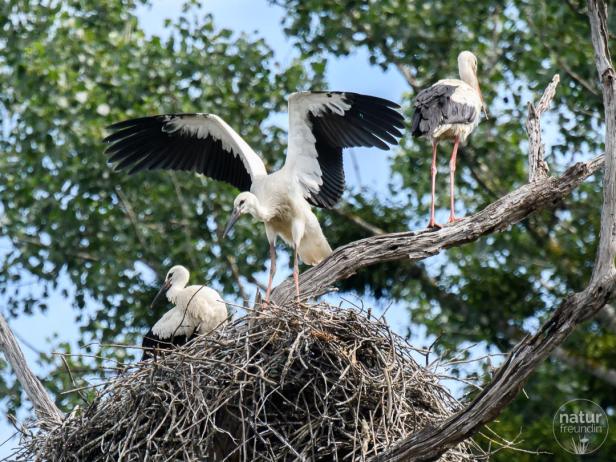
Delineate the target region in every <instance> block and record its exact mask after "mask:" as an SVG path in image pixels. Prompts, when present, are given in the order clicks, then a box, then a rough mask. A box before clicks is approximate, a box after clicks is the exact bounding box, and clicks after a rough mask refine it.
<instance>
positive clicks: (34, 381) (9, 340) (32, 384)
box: [0, 314, 62, 428]
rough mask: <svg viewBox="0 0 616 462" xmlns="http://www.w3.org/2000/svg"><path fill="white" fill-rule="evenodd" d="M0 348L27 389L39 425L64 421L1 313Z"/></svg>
mask: <svg viewBox="0 0 616 462" xmlns="http://www.w3.org/2000/svg"><path fill="white" fill-rule="evenodd" d="M0 350H2V352H3V353H4V356H5V357H6V360H7V361H8V362H9V364H10V365H11V367H12V368H13V372H14V373H15V376H16V377H17V380H19V383H20V384H21V386H22V387H23V389H24V390H25V391H26V394H27V395H28V398H29V399H30V401H31V402H32V405H33V406H34V410H35V412H36V415H37V417H38V419H39V422H38V425H39V426H40V427H42V428H48V427H51V426H54V425H56V424H58V423H59V422H61V421H62V412H60V410H59V409H58V408H57V407H56V405H55V403H54V402H53V401H52V400H51V398H50V397H49V395H48V394H47V391H46V390H45V387H43V384H41V381H40V380H39V379H38V378H37V377H36V375H34V373H33V372H32V371H31V370H30V368H29V367H28V363H27V362H26V358H25V357H24V354H23V352H22V351H21V348H20V347H19V344H18V343H17V339H15V336H14V335H13V332H12V331H11V329H10V327H9V325H8V324H7V322H6V319H4V316H2V315H1V314H0Z"/></svg>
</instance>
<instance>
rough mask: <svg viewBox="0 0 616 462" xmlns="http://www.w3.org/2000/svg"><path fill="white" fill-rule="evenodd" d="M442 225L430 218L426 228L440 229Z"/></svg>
mask: <svg viewBox="0 0 616 462" xmlns="http://www.w3.org/2000/svg"><path fill="white" fill-rule="evenodd" d="M442 227H443V226H442V225H439V224H438V223H437V222H435V221H434V220H430V223H428V229H441V228H442Z"/></svg>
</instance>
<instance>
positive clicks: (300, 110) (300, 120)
mask: <svg viewBox="0 0 616 462" xmlns="http://www.w3.org/2000/svg"><path fill="white" fill-rule="evenodd" d="M399 107H400V106H398V105H397V104H396V103H393V102H391V101H388V100H386V99H382V98H377V97H374V96H366V95H360V94H357V93H345V92H334V91H331V92H301V93H294V94H292V95H291V96H290V97H289V148H288V152H287V160H286V163H285V165H284V167H283V168H284V169H287V170H291V171H292V173H293V174H294V175H295V177H296V178H297V179H298V181H299V184H300V187H302V189H303V191H304V197H305V198H306V199H307V200H308V201H309V202H310V203H311V204H312V205H315V206H317V207H323V208H332V207H333V206H334V205H335V204H336V203H337V202H338V200H339V199H340V197H341V196H342V192H343V190H344V169H343V165H342V149H343V148H350V147H356V146H357V147H358V146H365V147H377V148H379V149H385V150H386V149H389V146H388V144H392V145H395V144H398V138H400V137H401V136H402V133H401V132H400V129H401V128H403V126H404V123H403V122H404V118H403V116H402V114H400V113H399V112H398V111H397V109H398V108H399Z"/></svg>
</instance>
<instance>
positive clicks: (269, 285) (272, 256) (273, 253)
mask: <svg viewBox="0 0 616 462" xmlns="http://www.w3.org/2000/svg"><path fill="white" fill-rule="evenodd" d="M269 251H270V272H269V279H268V281H267V290H266V292H265V303H269V300H270V294H271V293H272V283H273V282H274V275H275V274H276V244H275V243H274V242H270V246H269Z"/></svg>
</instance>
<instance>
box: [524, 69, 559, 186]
mask: <svg viewBox="0 0 616 462" xmlns="http://www.w3.org/2000/svg"><path fill="white" fill-rule="evenodd" d="M558 82H560V76H559V75H558V74H556V75H555V76H554V77H553V78H552V82H550V84H549V85H548V87H547V88H546V89H545V91H544V92H543V96H542V97H541V99H540V100H539V104H537V107H535V106H534V105H533V103H531V102H529V103H528V118H527V119H526V132H527V133H528V181H529V182H531V183H532V182H533V181H537V180H538V179H540V178H545V177H546V176H548V172H549V170H550V169H549V168H548V164H547V163H546V162H545V160H544V156H545V146H544V145H543V141H541V114H543V113H544V112H545V111H546V110H547V108H548V107H549V105H550V102H551V101H552V98H554V93H555V92H556V86H557V85H558Z"/></svg>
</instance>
